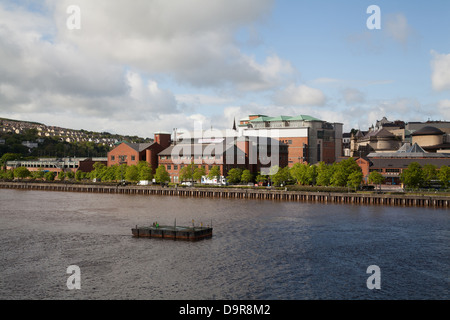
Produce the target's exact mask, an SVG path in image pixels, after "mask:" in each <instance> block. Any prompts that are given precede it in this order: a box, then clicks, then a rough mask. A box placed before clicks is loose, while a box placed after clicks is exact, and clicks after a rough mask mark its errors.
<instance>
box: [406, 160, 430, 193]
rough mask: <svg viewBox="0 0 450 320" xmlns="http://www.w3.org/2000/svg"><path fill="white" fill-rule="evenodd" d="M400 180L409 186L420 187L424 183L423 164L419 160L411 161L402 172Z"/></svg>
mask: <svg viewBox="0 0 450 320" xmlns="http://www.w3.org/2000/svg"><path fill="white" fill-rule="evenodd" d="M400 180H401V181H402V182H403V183H404V184H405V185H406V186H408V187H409V188H413V189H416V188H419V187H420V186H422V185H423V183H424V173H423V170H422V166H421V165H420V164H419V163H417V162H412V163H410V164H409V165H408V168H407V169H405V170H403V172H402V173H401V175H400Z"/></svg>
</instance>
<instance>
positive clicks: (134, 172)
mask: <svg viewBox="0 0 450 320" xmlns="http://www.w3.org/2000/svg"><path fill="white" fill-rule="evenodd" d="M125 179H126V180H127V181H133V182H136V181H138V179H139V169H138V167H137V166H136V165H134V164H133V165H131V166H128V167H127V170H126V171H125Z"/></svg>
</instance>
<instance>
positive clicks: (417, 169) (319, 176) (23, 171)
mask: <svg viewBox="0 0 450 320" xmlns="http://www.w3.org/2000/svg"><path fill="white" fill-rule="evenodd" d="M220 175H221V173H220V168H219V167H218V166H213V167H212V168H211V170H209V172H208V174H206V170H205V168H204V167H198V166H197V165H194V164H191V165H187V166H184V167H183V168H182V169H181V170H180V173H179V179H180V181H197V182H198V181H200V180H201V178H202V177H203V176H207V177H208V178H210V179H213V178H215V177H219V176H220ZM56 177H58V179H59V180H65V179H74V178H75V179H76V180H77V181H80V180H84V179H96V180H97V181H125V180H126V181H130V182H137V181H139V180H152V179H153V178H154V179H155V181H156V182H157V183H164V182H169V181H170V175H169V173H168V172H167V171H166V168H165V166H164V165H160V166H159V167H158V168H157V169H156V171H155V174H153V170H152V168H151V165H150V164H149V163H148V162H146V161H140V162H139V163H138V164H137V165H131V166H127V165H126V164H122V165H114V166H111V167H107V166H106V165H104V164H103V163H100V162H97V163H95V164H94V169H93V171H91V172H83V171H80V170H78V171H77V172H76V173H73V172H71V171H69V172H59V173H58V175H56V173H54V172H48V171H47V172H46V171H44V170H39V171H33V172H30V171H29V170H28V169H27V168H25V167H19V168H16V169H14V170H7V171H6V170H3V171H0V179H13V178H18V179H25V178H34V179H45V180H48V181H53V180H54V179H55V178H56ZM227 180H228V182H229V183H231V184H238V183H249V182H257V183H269V184H272V185H275V186H280V185H286V184H289V183H297V184H299V185H318V186H340V187H351V188H354V189H355V190H356V189H357V188H358V187H359V186H360V185H361V183H362V180H363V174H362V171H361V168H360V167H359V166H358V164H357V163H356V161H355V159H353V158H349V159H346V160H343V161H341V162H338V163H333V164H325V163H324V162H320V163H318V164H317V165H310V164H301V163H296V164H294V165H293V166H292V167H291V168H289V167H287V166H286V167H284V168H280V167H277V166H274V167H272V168H271V172H269V174H268V175H264V174H261V173H258V174H257V175H254V174H252V173H251V172H250V171H249V170H247V169H241V168H233V169H231V170H229V171H228V175H227ZM400 180H401V181H402V183H403V184H404V185H405V186H407V187H408V188H412V189H415V188H420V187H430V186H431V185H432V183H435V182H439V183H440V185H442V186H443V187H444V188H448V187H449V186H450V167H448V166H442V167H441V168H440V170H438V169H437V167H436V166H434V165H431V164H427V165H425V166H423V167H422V166H420V164H418V163H417V162H413V163H411V164H410V165H409V166H408V168H407V169H405V170H403V172H402V174H401V175H400ZM368 182H369V183H372V184H376V185H381V184H383V183H384V182H385V178H384V177H383V176H382V175H381V174H380V173H379V172H377V171H373V172H371V173H370V174H369V176H368Z"/></svg>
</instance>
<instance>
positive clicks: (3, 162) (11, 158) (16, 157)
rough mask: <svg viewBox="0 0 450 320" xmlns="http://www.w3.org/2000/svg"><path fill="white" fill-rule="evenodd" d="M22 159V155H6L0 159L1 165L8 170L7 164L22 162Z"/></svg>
mask: <svg viewBox="0 0 450 320" xmlns="http://www.w3.org/2000/svg"><path fill="white" fill-rule="evenodd" d="M21 158H22V155H21V154H20V153H5V154H4V155H2V157H1V158H0V165H1V166H3V167H4V169H5V170H6V162H8V161H14V160H20V159H21Z"/></svg>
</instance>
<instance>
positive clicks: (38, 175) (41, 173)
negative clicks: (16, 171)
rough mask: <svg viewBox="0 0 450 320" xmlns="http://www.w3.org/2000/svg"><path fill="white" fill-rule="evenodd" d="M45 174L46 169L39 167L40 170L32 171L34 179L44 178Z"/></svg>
mask: <svg viewBox="0 0 450 320" xmlns="http://www.w3.org/2000/svg"><path fill="white" fill-rule="evenodd" d="M44 174H45V172H44V170H42V169H39V170H38V171H33V172H32V173H31V176H32V177H33V178H34V179H42V178H44Z"/></svg>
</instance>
